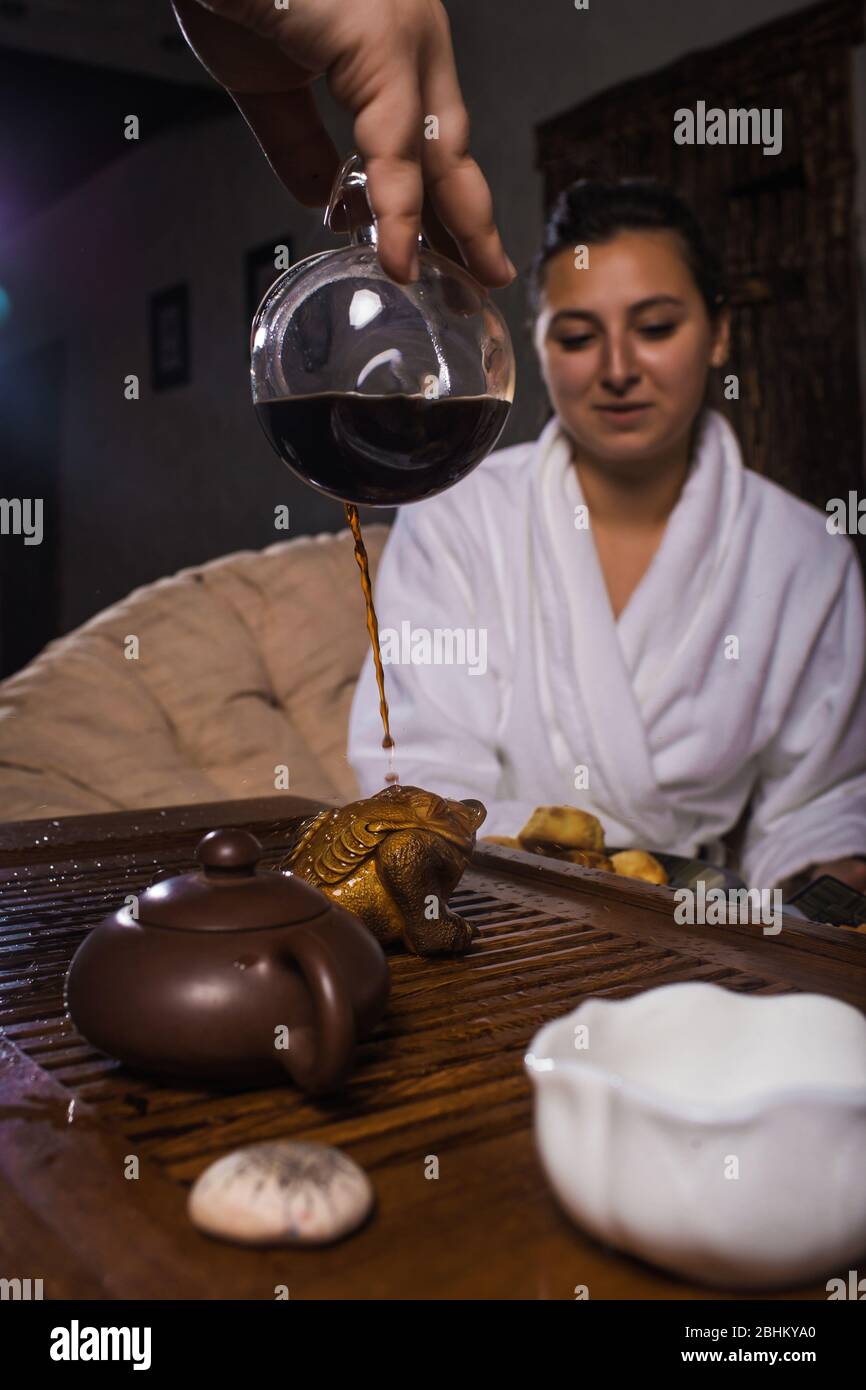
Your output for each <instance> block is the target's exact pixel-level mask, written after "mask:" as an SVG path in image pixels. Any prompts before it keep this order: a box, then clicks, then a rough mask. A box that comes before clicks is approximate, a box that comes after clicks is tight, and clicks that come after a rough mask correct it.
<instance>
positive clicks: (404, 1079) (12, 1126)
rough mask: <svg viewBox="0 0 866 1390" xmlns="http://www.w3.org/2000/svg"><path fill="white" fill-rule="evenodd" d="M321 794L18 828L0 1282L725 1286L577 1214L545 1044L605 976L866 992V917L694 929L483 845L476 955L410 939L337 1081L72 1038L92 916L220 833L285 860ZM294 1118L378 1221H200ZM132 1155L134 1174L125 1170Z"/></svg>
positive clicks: (395, 1288)
mask: <svg viewBox="0 0 866 1390" xmlns="http://www.w3.org/2000/svg"><path fill="white" fill-rule="evenodd" d="M315 808H316V803H312V802H308V801H304V800H302V799H299V798H296V797H288V796H282V797H274V798H268V799H266V800H262V801H241V802H228V803H226V802H224V803H219V804H214V805H209V806H194V807H186V808H183V807H180V808H178V807H173V808H170V809H167V810H165V811H143V812H119V813H116V814H111V815H104V816H85V817H74V818H68V819H65V820H61V821H56V820H55V821H23V822H19V823H17V824H7V825H4V826H0V1277H5V1278H13V1277H18V1278H22V1279H24V1278H42V1279H43V1281H44V1296H45V1297H46V1298H106V1297H113V1298H144V1299H164V1298H196V1299H201V1298H251V1299H273V1298H274V1290H275V1288H276V1286H277V1285H286V1286H287V1287H288V1291H289V1295H290V1297H291V1298H292V1299H299V1298H300V1299H305V1298H413V1299H418V1298H506V1299H520V1298H557V1299H572V1298H574V1296H575V1295H574V1290H575V1287H576V1286H577V1285H581V1284H585V1285H587V1286H588V1289H589V1293H590V1297H591V1298H594V1299H604V1298H630V1299H631V1298H639V1299H664V1298H684V1297H687V1298H706V1297H714V1296H717V1295H718V1291H714V1290H712V1289H701V1288H697V1287H692V1286H689V1285H687V1284H684V1283H682V1282H680V1281H678V1280H677V1279H675V1278H671V1277H668V1276H667V1275H665V1274H663V1273H661V1272H659V1271H657V1270H655V1269H653V1268H651V1267H650V1266H648V1265H644V1264H642V1263H641V1262H640V1261H637V1260H633V1259H631V1258H629V1257H628V1256H625V1255H621V1254H618V1253H616V1252H614V1251H612V1250H610V1249H608V1248H605V1247H603V1246H601V1245H599V1244H598V1243H597V1242H596V1241H594V1240H593V1239H591V1238H590V1237H588V1236H586V1235H584V1234H583V1233H582V1232H581V1231H579V1230H577V1229H576V1228H575V1227H574V1226H572V1225H571V1223H570V1222H569V1221H568V1219H567V1218H566V1217H565V1216H564V1215H563V1214H562V1213H561V1212H560V1210H559V1208H558V1207H557V1205H556V1202H555V1200H554V1198H553V1196H552V1194H551V1192H550V1190H549V1188H548V1186H547V1183H546V1181H545V1179H544V1177H543V1174H542V1172H541V1169H540V1166H539V1163H538V1159H537V1157H536V1154H535V1150H534V1145H533V1137H532V1123H531V1121H532V1114H531V1091H530V1085H529V1083H528V1081H527V1080H526V1078H525V1076H524V1072H523V1065H522V1058H523V1055H524V1053H525V1051H526V1049H527V1045H528V1043H529V1041H530V1039H531V1037H532V1036H533V1034H534V1033H535V1032H536V1030H537V1029H538V1028H539V1027H540V1026H541V1025H542V1024H543V1023H544V1022H546V1021H547V1020H549V1019H551V1018H554V1017H556V1016H557V1015H560V1014H562V1013H565V1012H567V1011H568V1010H570V1009H572V1008H574V1007H575V1006H576V1005H577V1004H578V1003H579V1002H580V1000H581V999H582V998H583V997H585V996H586V995H588V994H603V995H605V996H608V997H621V996H624V995H628V994H632V993H634V992H635V991H638V990H642V989H646V988H648V987H651V986H655V985H662V984H667V983H670V982H672V981H676V980H709V981H714V982H715V983H717V984H721V985H724V986H725V987H726V988H728V989H734V990H745V991H748V992H750V993H755V994H777V993H780V992H784V991H788V990H815V991H818V992H820V993H824V994H829V995H833V996H835V997H836V998H838V999H844V1000H847V1001H849V1002H850V1003H852V1004H854V1005H856V1006H857V1007H859V1008H861V1009H864V1010H866V936H864V935H862V934H858V933H853V932H845V931H843V930H841V929H838V928H831V927H824V926H816V925H814V924H811V923H808V922H803V921H799V920H795V919H790V918H789V919H787V920H786V922H785V925H784V927H783V929H782V931H781V933H780V934H779V935H778V936H775V937H773V936H764V935H763V934H762V932H761V929H760V927H751V926H719V927H684V926H679V925H677V924H676V923H675V922H674V920H673V906H674V903H673V895H672V893H671V892H670V890H669V889H666V888H655V887H651V886H649V885H644V884H641V883H637V882H632V881H627V880H623V879H622V878H615V877H614V876H613V875H609V874H605V873H600V872H596V871H593V870H588V869H582V868H578V867H576V866H573V865H569V864H563V863H560V862H558V861H554V860H549V859H539V858H536V857H531V856H528V855H522V854H518V853H515V852H514V851H512V850H508V849H502V848H500V847H497V846H491V845H483V844H480V845H479V847H478V849H477V850H476V853H475V856H474V859H473V862H472V864H471V866H470V868H469V869H468V870H467V872H466V874H465V876H464V878H463V880H462V881H461V883H460V885H459V887H458V890H457V892H456V893H455V894H454V896H453V898H452V900H451V902H452V906H454V907H455V908H456V909H457V910H458V911H459V912H461V913H463V914H464V915H465V916H467V917H471V918H472V920H473V921H474V922H475V923H477V925H478V927H479V929H480V937H479V941H478V944H477V945H476V946H475V947H474V948H473V950H472V952H471V953H470V954H469V955H467V956H466V957H464V958H462V959H444V960H434V961H430V960H421V959H418V958H417V957H413V956H409V955H406V954H402V953H401V954H394V955H391V956H390V958H389V959H390V965H391V970H392V976H393V988H392V996H391V1002H390V1005H389V1009H388V1012H387V1015H386V1017H385V1020H384V1022H383V1024H382V1025H380V1028H379V1030H378V1032H377V1033H376V1035H375V1036H374V1037H373V1038H372V1039H371V1040H368V1041H367V1042H365V1043H363V1044H362V1045H361V1046H360V1048H359V1057H358V1065H357V1068H356V1071H355V1073H354V1076H353V1078H352V1080H351V1082H350V1084H349V1086H348V1088H347V1090H346V1093H345V1095H344V1096H342V1097H340V1098H334V1099H328V1100H327V1101H325V1102H313V1101H311V1100H307V1099H305V1098H304V1097H303V1096H301V1095H300V1094H299V1093H298V1092H297V1091H295V1090H293V1089H292V1088H291V1087H289V1086H285V1087H282V1088H279V1089H273V1090H257V1091H243V1092H229V1093H217V1092H214V1091H208V1090H206V1089H194V1088H187V1087H175V1086H171V1085H166V1084H163V1083H160V1082H157V1081H151V1080H148V1079H146V1078H142V1077H139V1076H133V1075H132V1074H130V1073H128V1072H126V1071H125V1070H124V1069H123V1068H121V1067H120V1066H119V1065H118V1064H117V1063H115V1062H113V1061H112V1060H111V1059H109V1058H106V1057H104V1056H102V1055H101V1054H99V1053H97V1052H96V1051H94V1049H93V1048H91V1047H90V1046H89V1045H88V1044H87V1043H86V1042H85V1041H84V1040H83V1039H82V1038H81V1037H79V1036H78V1035H77V1034H76V1032H75V1030H74V1029H73V1028H72V1027H71V1025H70V1023H69V1021H68V1020H67V1018H66V1017H65V1014H64V1010H63V1004H62V986H63V978H64V973H65V971H66V967H67V965H68V963H69V960H70V958H71V955H72V953H73V951H74V950H75V947H76V946H77V945H78V943H79V941H81V939H82V938H83V936H84V935H85V933H86V932H87V930H88V929H89V928H90V927H91V926H92V925H93V924H94V923H95V922H97V921H98V920H99V919H100V918H101V917H102V916H104V915H105V914H106V913H107V912H109V911H113V910H114V909H116V908H117V907H118V906H119V905H120V904H121V902H122V900H123V897H124V895H125V894H126V893H128V892H135V891H136V890H137V889H141V888H142V887H144V886H145V885H146V884H147V883H148V882H149V881H150V880H151V878H152V877H153V876H154V874H155V873H156V872H157V870H158V869H170V870H172V871H174V872H180V871H183V870H184V869H186V868H189V867H192V864H193V850H194V847H195V844H196V842H197V840H198V838H199V836H200V835H201V834H202V833H203V832H204V831H205V830H206V829H210V828H212V827H215V826H220V825H242V826H245V827H247V828H249V829H251V830H252V831H253V832H254V833H255V834H256V835H257V836H258V837H259V839H260V840H261V841H262V843H263V844H264V846H265V850H266V854H265V859H264V862H265V864H269V865H272V864H274V863H275V862H276V860H277V859H278V858H279V856H280V855H281V853H282V852H283V851H284V850H285V848H286V847H287V846H288V844H289V843H290V840H291V838H292V832H293V829H294V827H295V826H296V824H297V821H298V819H299V817H301V816H302V815H304V814H308V813H309V812H310V811H311V810H312V809H315ZM687 1044H688V1039H684V1045H687ZM278 1137H298V1138H305V1139H317V1140H321V1141H323V1142H325V1143H329V1144H337V1145H339V1146H340V1147H342V1148H344V1149H345V1150H346V1151H347V1152H348V1153H349V1154H351V1155H352V1157H353V1158H355V1159H356V1160H357V1161H358V1162H359V1163H361V1164H362V1165H363V1166H364V1167H365V1168H366V1169H367V1170H368V1171H369V1172H370V1174H371V1177H372V1179H373V1182H374V1184H375V1187H376V1191H377V1197H378V1207H377V1211H376V1214H375V1217H374V1219H373V1220H372V1222H371V1223H370V1224H369V1225H368V1226H367V1227H366V1228H365V1229H364V1230H363V1231H361V1232H360V1233H359V1234H357V1235H356V1236H354V1237H353V1238H351V1239H350V1240H348V1241H346V1242H344V1243H342V1244H341V1245H338V1246H335V1247H333V1248H331V1249H326V1250H318V1251H310V1250H268V1251H251V1250H245V1249H239V1248H234V1247H231V1246H228V1245H225V1244H222V1243H219V1242H217V1241H213V1240H209V1239H207V1238H206V1237H204V1236H201V1235H199V1234H198V1233H197V1232H196V1231H195V1230H194V1229H193V1228H192V1227H191V1226H190V1224H189V1222H188V1221H187V1218H186V1215H185V1200H186V1194H187V1190H188V1188H189V1185H190V1184H191V1182H192V1181H193V1180H194V1179H195V1177H196V1176H197V1174H198V1173H200V1172H201V1170H202V1169H203V1168H204V1167H205V1166H206V1165H207V1164H208V1163H210V1162H211V1161H212V1160H213V1159H214V1158H216V1157H218V1156H219V1155H221V1154H223V1153H225V1152H226V1151H227V1150H229V1149H231V1148H234V1147H236V1146H238V1145H241V1144H246V1143H250V1142H253V1141H256V1140H261V1139H272V1138H278ZM130 1156H136V1157H137V1158H138V1159H139V1176H138V1178H137V1179H130V1178H127V1177H125V1176H124V1171H125V1169H126V1171H130V1168H131V1165H129V1163H128V1162H127V1160H128V1159H129V1157H130ZM433 1157H435V1158H436V1159H438V1171H439V1176H438V1178H435V1179H434V1178H428V1177H426V1176H425V1169H426V1170H427V1171H430V1169H431V1168H432V1166H433V1165H432V1164H431V1163H430V1159H431V1158H433ZM840 1273H841V1274H842V1275H843V1276H844V1275H845V1273H846V1272H845V1271H840ZM783 1296H786V1297H795V1298H820V1299H826V1290H825V1288H824V1284H823V1282H822V1283H821V1284H820V1285H815V1286H814V1287H811V1288H806V1289H800V1290H797V1291H795V1292H794V1293H792V1294H786V1295H783Z"/></svg>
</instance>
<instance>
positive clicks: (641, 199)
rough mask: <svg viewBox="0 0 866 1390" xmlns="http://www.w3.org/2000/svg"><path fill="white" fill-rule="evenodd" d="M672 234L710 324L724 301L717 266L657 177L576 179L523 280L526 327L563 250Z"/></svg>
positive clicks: (695, 224)
mask: <svg viewBox="0 0 866 1390" xmlns="http://www.w3.org/2000/svg"><path fill="white" fill-rule="evenodd" d="M625 231H671V232H677V233H678V234H679V236H680V239H681V241H682V246H683V251H684V253H685V257H686V261H687V262H688V265H689V269H690V270H691V272H692V275H693V276H694V279H695V283H696V285H697V287H698V289H699V290H700V292H701V297H702V298H703V301H704V304H705V305H706V308H707V313H708V314H709V316H710V319H711V320H715V319H717V318H718V315H719V313H720V312H721V310H722V308H723V307H724V304H725V302H726V299H727V294H726V289H725V279H724V272H723V270H722V265H721V262H720V260H719V258H718V257H717V255H716V254H715V252H714V251H713V250H712V248H711V247H710V245H709V243H708V242H707V239H706V237H705V235H704V231H703V228H702V227H701V224H700V222H699V221H698V219H697V218H696V217H695V214H694V213H693V212H692V210H691V208H690V207H689V205H688V203H687V202H686V201H685V200H684V199H683V198H681V197H680V196H679V194H677V193H675V192H674V191H673V189H672V188H669V187H668V186H667V185H666V184H663V183H660V182H658V180H656V179H639V178H629V179H618V180H614V181H610V182H608V181H603V180H595V179H578V180H577V181H576V182H575V183H572V184H569V186H568V187H567V188H565V189H563V191H562V192H561V193H560V195H559V197H558V198H557V200H556V202H555V204H554V206H553V210H552V212H551V214H550V217H549V218H548V221H547V225H546V227H545V229H544V238H543V240H542V243H541V247H540V248H539V250H538V251H537V252H536V254H535V256H534V257H533V260H532V263H531V266H530V269H529V277H528V286H527V291H528V300H529V322H530V326H531V324H532V323H533V322H534V320H535V319H536V317H537V315H538V312H539V310H540V308H541V295H542V290H543V286H544V268H545V266H546V264H547V262H548V261H549V260H550V259H551V257H552V256H555V255H556V254H557V252H559V251H563V250H565V248H566V247H569V248H570V247H574V246H590V245H592V244H593V243H596V244H597V243H599V242H605V241H610V239H611V238H612V237H614V236H616V234H617V233H618V232H625Z"/></svg>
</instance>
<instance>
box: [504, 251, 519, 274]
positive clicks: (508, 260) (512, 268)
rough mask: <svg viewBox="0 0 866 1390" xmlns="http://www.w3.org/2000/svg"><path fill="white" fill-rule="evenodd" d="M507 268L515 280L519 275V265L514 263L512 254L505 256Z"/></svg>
mask: <svg viewBox="0 0 866 1390" xmlns="http://www.w3.org/2000/svg"><path fill="white" fill-rule="evenodd" d="M505 268H506V270H507V271H508V272H509V273H510V275H511V278H512V280H513V279H514V278H515V276H516V275H517V266H516V265H515V264H514V262H513V260H512V259H511V257H510V256H506V257H505Z"/></svg>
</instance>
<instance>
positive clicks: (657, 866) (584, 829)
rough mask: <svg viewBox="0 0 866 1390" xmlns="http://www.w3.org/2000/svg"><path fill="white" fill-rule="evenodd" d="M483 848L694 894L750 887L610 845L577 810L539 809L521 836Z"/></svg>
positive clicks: (689, 864)
mask: <svg viewBox="0 0 866 1390" xmlns="http://www.w3.org/2000/svg"><path fill="white" fill-rule="evenodd" d="M481 843H482V844H484V843H486V844H493V845H502V846H503V847H504V848H505V849H516V850H521V851H522V852H523V853H524V854H540V855H544V856H546V857H547V858H549V859H561V860H565V861H566V862H567V863H569V864H580V865H582V866H583V868H585V869H603V870H604V871H605V872H606V873H609V874H620V875H622V877H623V878H633V879H640V880H641V881H642V882H644V883H657V884H665V885H667V886H668V887H670V888H690V887H692V886H693V885H694V884H695V883H697V882H698V880H699V879H702V880H703V881H704V883H705V884H706V886H707V887H708V888H716V887H718V888H743V887H745V884H744V883H743V880H742V879H741V878H738V877H737V875H736V874H733V873H731V872H730V870H728V869H722V868H719V867H718V866H717V865H715V864H708V863H707V862H706V860H703V859H687V858H684V857H683V856H682V855H677V854H664V853H662V852H661V851H659V850H653V851H652V852H650V851H649V850H646V849H617V848H615V847H612V846H610V845H607V844H606V843H605V836H604V827H603V826H602V823H601V821H600V820H599V819H598V817H597V816H593V815H591V814H590V812H589V811H581V810H579V808H578V807H576V806H537V807H536V808H535V810H534V811H533V813H532V815H531V816H530V817H529V820H528V821H527V822H526V824H525V825H524V827H523V829H522V830H521V831H520V832H519V833H518V834H517V835H515V836H510V835H485V836H483V837H481Z"/></svg>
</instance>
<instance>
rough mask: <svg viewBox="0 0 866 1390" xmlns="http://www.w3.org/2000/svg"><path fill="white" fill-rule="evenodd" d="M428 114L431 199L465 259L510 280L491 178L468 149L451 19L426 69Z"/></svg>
mask: <svg viewBox="0 0 866 1390" xmlns="http://www.w3.org/2000/svg"><path fill="white" fill-rule="evenodd" d="M423 99H424V110H425V116H431V115H433V116H435V117H436V125H435V126H433V127H432V129H433V131H434V132H435V136H436V138H433V139H426V138H425V139H424V140H423V141H422V152H423V153H422V158H423V161H424V181H425V184H426V186H427V191H428V194H429V199H430V202H431V203H432V204H433V206H434V208H435V210H436V212H437V213H438V215H439V217H440V219H441V221H442V223H444V225H445V227H446V228H447V230H448V231H449V232H450V233H451V235H452V236H453V237H454V238H455V240H456V242H457V243H458V245H459V246H460V249H461V251H462V253H463V256H464V258H465V261H466V265H467V267H468V269H469V270H470V271H471V273H472V274H473V275H474V276H475V277H476V279H478V280H480V281H481V283H482V284H484V285H491V286H493V285H498V286H502V285H507V284H510V282H511V281H512V280H513V279H514V276H515V274H516V271H515V269H514V266H513V265H512V264H511V262H510V261H509V259H508V257H507V256H506V254H505V248H504V246H503V245H502V241H501V239H500V236H499V232H498V231H497V229H496V224H495V222H494V220H493V197H492V194H491V192H490V188H489V187H488V184H487V180H486V179H485V177H484V175H483V174H482V172H481V170H480V169H479V167H478V165H477V164H476V162H475V160H474V159H473V158H472V156H471V155H470V154H469V149H468V146H469V116H468V113H467V111H466V107H465V105H464V103H463V97H462V95H461V92H460V85H459V83H458V80H457V71H456V68H455V65H454V53H453V50H452V47H451V38H450V34H449V33H448V30H447V25H446V26H445V27H443V28H441V29H438V30H437V33H436V36H435V38H434V40H433V61H431V63H430V64H429V66H428V67H426V68H425V72H424V98H423Z"/></svg>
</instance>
